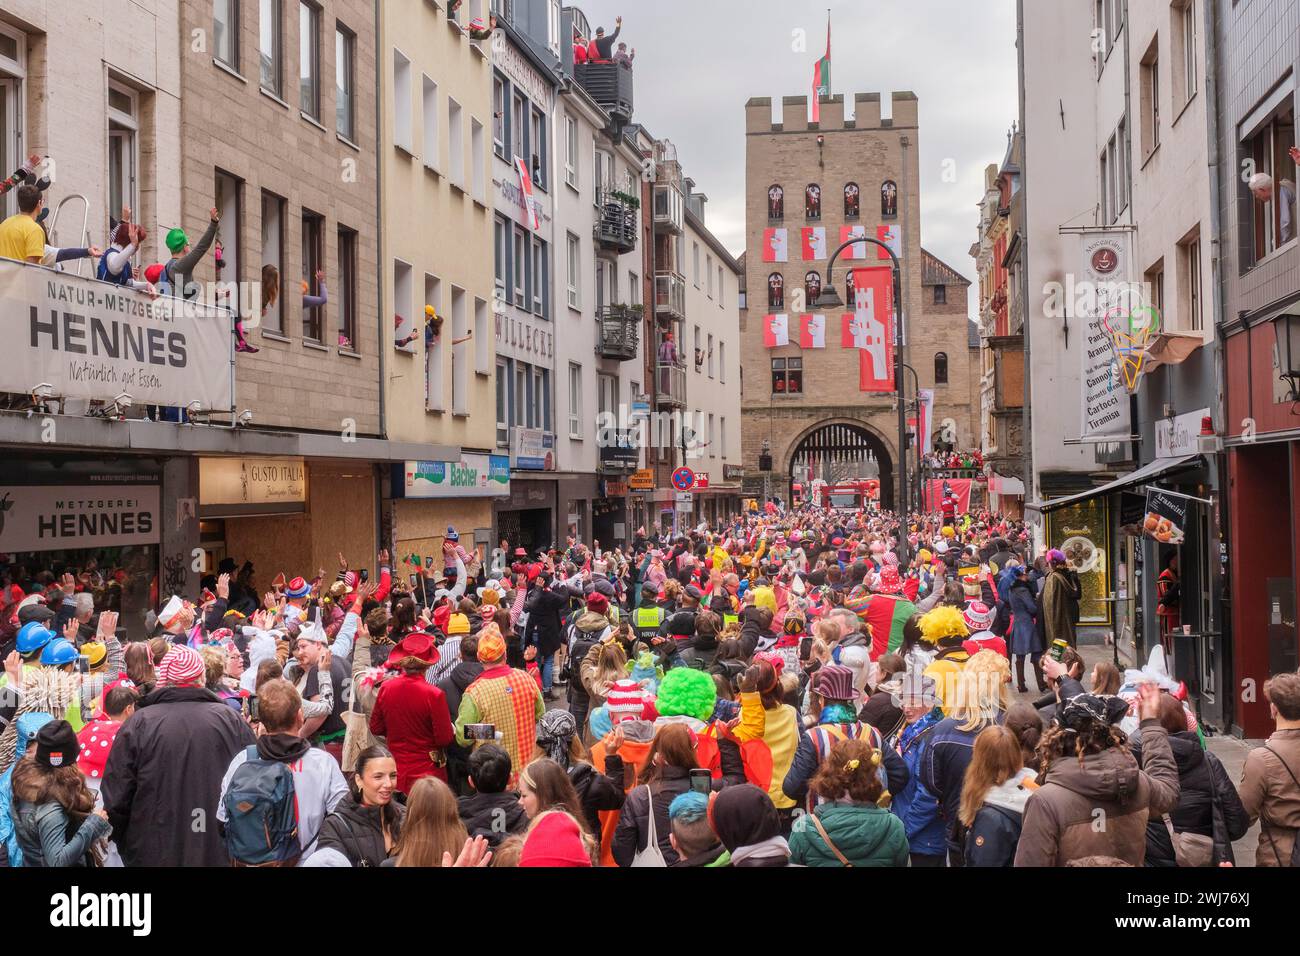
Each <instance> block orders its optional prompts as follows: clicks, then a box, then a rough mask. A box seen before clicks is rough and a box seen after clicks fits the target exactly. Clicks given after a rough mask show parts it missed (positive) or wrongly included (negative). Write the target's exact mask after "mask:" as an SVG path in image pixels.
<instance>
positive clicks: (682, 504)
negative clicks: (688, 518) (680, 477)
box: [677, 501, 695, 514]
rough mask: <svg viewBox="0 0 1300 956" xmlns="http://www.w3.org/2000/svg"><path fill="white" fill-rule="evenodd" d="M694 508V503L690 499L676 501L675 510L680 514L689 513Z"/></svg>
mask: <svg viewBox="0 0 1300 956" xmlns="http://www.w3.org/2000/svg"><path fill="white" fill-rule="evenodd" d="M694 510H695V503H694V502H692V501H679V502H677V511H678V512H679V513H682V514H690V513H691V512H692V511H694Z"/></svg>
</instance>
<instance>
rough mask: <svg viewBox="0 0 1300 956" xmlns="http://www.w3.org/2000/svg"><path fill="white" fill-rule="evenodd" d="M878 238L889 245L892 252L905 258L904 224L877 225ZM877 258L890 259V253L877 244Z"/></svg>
mask: <svg viewBox="0 0 1300 956" xmlns="http://www.w3.org/2000/svg"><path fill="white" fill-rule="evenodd" d="M876 238H877V239H879V240H880V241H881V242H883V243H884V244H885V245H887V246H889V249H890V251H891V252H893V253H894V255H896V256H898V258H900V259H902V258H903V227H902V226H877V227H876ZM876 258H877V259H883V260H885V261H889V253H888V252H886V251H885V250H884V249H882V248H880V247H879V246H876Z"/></svg>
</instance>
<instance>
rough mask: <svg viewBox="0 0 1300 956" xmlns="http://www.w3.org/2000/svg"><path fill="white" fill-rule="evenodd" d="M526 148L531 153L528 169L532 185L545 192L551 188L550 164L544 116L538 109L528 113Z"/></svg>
mask: <svg viewBox="0 0 1300 956" xmlns="http://www.w3.org/2000/svg"><path fill="white" fill-rule="evenodd" d="M528 148H529V150H530V151H531V152H532V157H531V159H530V160H529V166H528V168H529V171H530V172H531V173H532V176H533V185H534V186H536V187H537V188H538V189H541V190H543V191H546V190H548V189H550V186H551V176H550V165H551V164H550V161H549V159H548V157H547V152H546V115H545V114H544V113H542V111H541V110H538V109H534V110H532V111H531V113H530V118H529V121H528Z"/></svg>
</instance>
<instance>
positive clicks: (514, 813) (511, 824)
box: [457, 791, 528, 846]
mask: <svg viewBox="0 0 1300 956" xmlns="http://www.w3.org/2000/svg"><path fill="white" fill-rule="evenodd" d="M457 803H458V809H459V812H460V822H461V823H463V824H465V829H466V830H467V831H468V832H469V835H470V836H471V837H476V836H481V837H485V838H486V839H487V841H488V843H489V844H491V845H492V846H497V845H498V844H499V843H501V841H502V840H504V839H505V838H506V837H508V836H510V835H511V834H512V833H523V832H524V831H525V830H526V829H528V814H527V813H525V812H524V805H523V804H522V803H520V802H519V797H518V795H517V794H515V793H513V792H509V791H507V792H506V793H478V792H477V791H476V792H474V793H472V794H470V795H469V796H466V797H461V798H460V800H459V801H458V802H457Z"/></svg>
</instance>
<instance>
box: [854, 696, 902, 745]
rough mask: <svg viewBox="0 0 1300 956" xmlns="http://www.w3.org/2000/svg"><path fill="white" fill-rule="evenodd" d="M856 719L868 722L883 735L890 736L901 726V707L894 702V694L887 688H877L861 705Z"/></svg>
mask: <svg viewBox="0 0 1300 956" xmlns="http://www.w3.org/2000/svg"><path fill="white" fill-rule="evenodd" d="M858 719H859V720H861V721H862V722H863V723H864V724H870V725H871V726H872V727H875V728H876V729H877V730H878V731H880V733H881V735H882V736H884V737H892V736H893V735H894V734H896V733H897V732H898V731H899V730H900V729H901V727H902V724H903V708H901V707H899V706H898V704H896V703H894V695H893V694H891V693H890V692H889V691H887V690H878V691H876V692H875V693H874V694H872V695H871V696H870V697H868V698H867V702H866V703H865V704H863V705H862V710H861V711H859V712H858Z"/></svg>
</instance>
